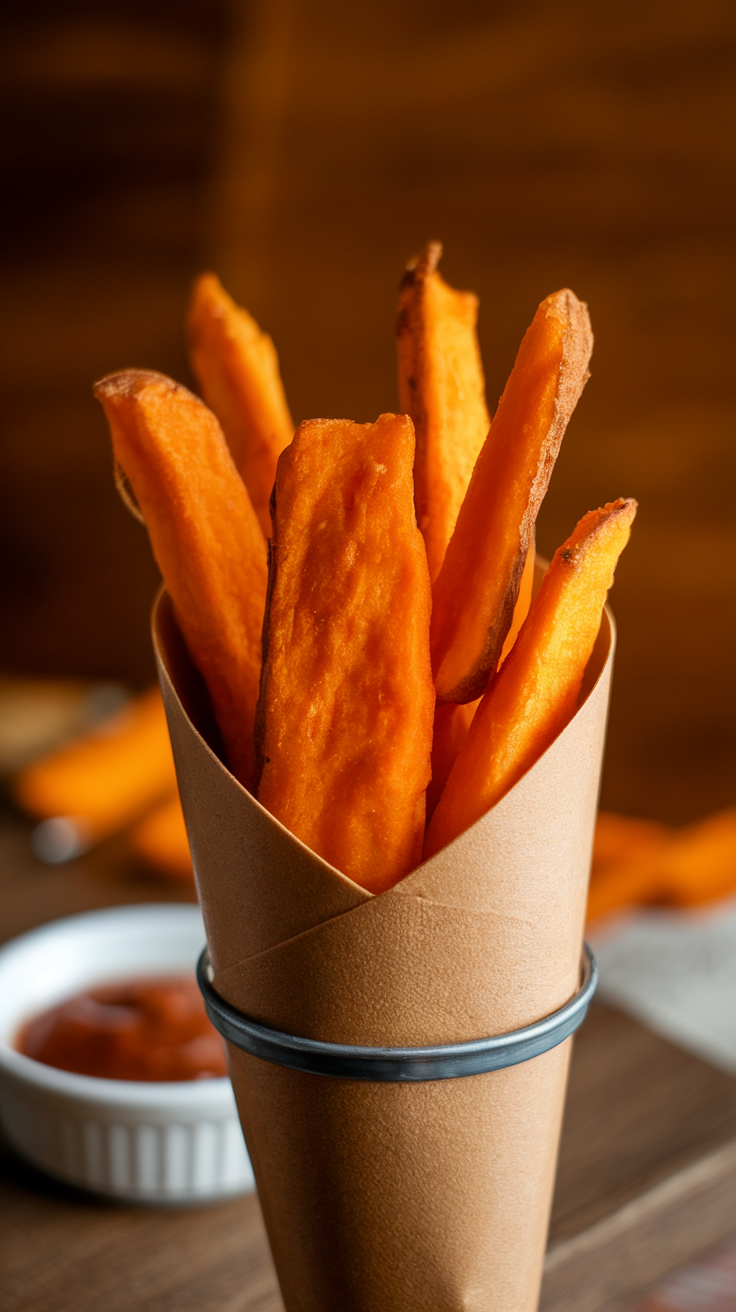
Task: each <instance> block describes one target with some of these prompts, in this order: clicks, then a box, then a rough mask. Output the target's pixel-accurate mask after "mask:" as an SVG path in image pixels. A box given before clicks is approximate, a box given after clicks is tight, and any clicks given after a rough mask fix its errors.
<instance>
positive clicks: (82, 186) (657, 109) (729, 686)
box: [0, 0, 736, 821]
mask: <svg viewBox="0 0 736 1312" xmlns="http://www.w3.org/2000/svg"><path fill="white" fill-rule="evenodd" d="M1 21H2V32H0V35H1V36H2V42H1V45H2V56H1V58H2V63H3V77H2V88H3V89H2V92H1V93H0V94H1V97H2V104H1V108H2V118H3V122H4V124H5V126H6V133H5V134H4V144H3V146H2V158H3V168H4V172H5V174H6V186H5V196H6V199H5V202H4V206H3V211H2V225H3V228H4V233H3V242H2V245H1V246H0V265H1V266H2V287H3V293H4V294H3V297H2V311H1V314H2V322H1V323H0V387H1V389H2V425H3V427H2V443H1V445H0V563H1V567H2V582H1V584H0V599H1V604H2V635H1V637H0V668H2V669H4V670H6V671H9V672H29V673H50V674H65V673H73V674H76V673H79V674H93V675H104V676H117V677H122V678H124V679H128V680H129V681H131V682H133V683H134V684H143V683H145V682H146V681H148V680H149V679H150V678H151V677H152V664H151V658H150V652H149V642H148V633H147V613H148V606H149V602H150V599H151V596H152V593H153V589H154V584H155V577H156V575H155V568H154V566H153V564H152V561H151V559H150V555H149V553H148V548H147V546H146V542H145V537H144V535H143V533H142V531H141V529H140V528H139V526H138V525H136V524H135V523H134V522H133V521H131V520H129V519H128V517H127V516H126V513H125V511H124V510H123V509H122V507H121V506H120V505H119V504H118V502H117V500H116V496H115V493H114V492H113V489H112V480H111V476H110V457H109V450H108V444H107V439H106V434H105V427H104V424H103V422H102V417H101V414H100V413H98V412H97V409H96V407H95V404H94V402H93V401H92V400H91V398H90V390H89V389H90V383H91V382H92V381H93V379H94V378H95V377H98V376H100V375H101V374H103V373H104V372H107V371H109V370H111V369H114V368H119V367H122V366H125V365H143V366H149V367H154V368H159V369H163V370H165V371H168V372H171V373H173V374H175V375H176V376H177V377H179V378H182V379H184V380H188V378H189V375H188V372H187V366H186V361H185V358H184V353H183V345H182V332H181V321H182V316H183V312H184V307H185V303H186V297H187V289H188V285H189V282H190V280H191V278H192V276H193V275H194V274H195V273H196V272H197V271H198V270H199V269H201V268H202V267H206V266H212V267H215V268H216V269H218V270H219V271H220V273H221V275H222V276H223V278H224V279H225V280H226V282H227V284H228V285H229V287H230V289H231V290H232V292H233V293H234V294H235V295H236V296H237V297H239V298H241V299H242V300H243V301H244V302H245V303H246V304H248V305H249V306H250V308H251V309H252V310H253V312H254V313H255V314H256V315H257V317H258V318H259V319H260V320H261V322H262V323H263V325H264V326H265V327H266V328H268V330H269V331H270V332H271V333H272V334H273V336H274V337H275V339H276V342H277V345H278V348H279V350H280V354H281V359H282V365H283V373H284V377H285V381H286V385H287V389H288V393H289V397H290V401H291V405H292V409H293V411H294V415H295V417H296V418H305V417H309V416H313V415H348V416H350V417H353V418H356V419H361V420H367V419H371V418H374V417H375V416H376V414H378V413H379V412H380V411H381V410H386V409H391V408H393V407H394V406H395V405H396V388H395V378H394V372H395V365H394V344H393V315H394V305H395V297H396V284H397V282H398V278H399V275H400V271H401V268H402V265H403V263H404V261H405V259H406V258H407V257H408V256H409V255H411V254H412V253H413V252H414V251H415V250H416V249H417V248H418V247H419V245H420V244H421V243H422V242H423V241H424V240H425V239H426V238H427V237H439V238H441V239H442V240H443V241H444V243H445V250H446V255H445V260H444V264H443V268H444V271H445V273H446V276H447V277H448V279H449V280H450V281H452V282H453V283H454V284H455V285H458V286H467V287H472V288H474V289H475V290H476V291H477V292H478V293H479V294H480V297H481V324H480V333H481V342H482V348H483V353H484V359H485V364H486V372H487V379H488V392H489V397H490V399H491V403H492V404H493V402H494V401H495V398H496V397H497V396H498V394H499V393H500V391H501V388H502V387H503V383H504V381H505V378H506V375H507V373H508V370H509V368H510V366H511V363H512V361H513V358H514V354H515V351H516V348H517V346H518V342H519V340H520V337H521V335H522V333H523V331H524V329H525V327H526V325H527V323H528V322H529V320H530V318H531V316H532V314H533V312H534V309H535V307H536V305H537V303H538V301H539V300H540V299H541V298H542V297H543V296H545V295H546V294H547V293H548V292H550V291H552V290H554V289H556V288H558V287H560V286H562V285H565V284H567V285H569V286H571V287H572V288H573V289H574V290H575V291H576V292H577V293H578V295H580V296H581V297H583V298H584V299H586V300H587V301H588V302H589V305H590V308H591V314H592V319H593V326H594V329H595V332H596V348H595V354H594V359H593V378H592V381H591V383H590V384H589V385H588V388H587V390H586V393H585V395H584V397H583V400H582V402H581V405H580V407H579V411H578V413H577V414H576V416H575V418H574V420H573V422H572V424H571V427H570V430H569V433H568V436H567V438H566V441H565V444H564V447H563V452H562V455H561V458H560V461H559V465H558V468H557V471H556V473H555V475H554V477H553V480H552V484H551V487H550V491H549V494H548V498H547V501H546V503H545V506H544V508H543V511H542V515H541V520H540V530H539V542H540V547H541V549H542V550H543V551H545V552H547V553H549V552H551V551H552V550H553V549H554V547H555V546H556V545H557V544H558V543H559V542H560V541H561V540H562V538H563V537H564V536H566V535H567V533H568V532H569V531H570V529H571V528H572V526H573V524H574V523H575V521H576V520H577V519H578V518H579V517H580V515H581V514H582V513H583V512H584V511H586V510H588V509H589V508H591V507H592V506H594V505H598V504H600V503H601V502H602V501H603V500H608V499H610V498H612V497H615V496H618V495H634V496H636V497H637V498H638V499H639V501H640V505H641V510H640V515H639V519H638V521H637V524H636V528H635V534H634V537H633V539H632V543H631V546H630V547H629V549H628V551H627V553H626V556H625V558H624V560H623V562H622V564H621V566H620V569H619V574H618V578H617V583H616V588H615V592H614V597H613V604H614V608H615V611H616V614H617V617H618V621H619V627H620V648H619V656H618V665H617V674H616V681H615V694H614V705H613V716H612V722H611V730H610V738H609V751H608V759H607V766H606V774H605V779H604V790H603V801H604V803H605V805H607V806H609V807H613V808H617V809H620V810H623V811H627V812H630V813H633V814H649V815H653V816H657V817H659V818H662V819H666V820H672V821H685V820H688V819H691V818H694V817H696V816H698V815H701V814H704V813H706V812H708V811H711V810H713V809H715V808H717V807H719V806H723V805H725V804H726V803H727V802H728V801H730V800H731V797H732V795H733V785H734V775H735V773H736V771H735V770H734V739H735V738H736V732H735V729H736V698H735V697H734V691H733V689H734V676H733V666H734V662H733V618H734V583H733V580H734V561H736V526H735V523H734V512H733V503H734V490H733V489H734V474H735V473H736V470H735V469H734V444H733V436H734V387H733V381H734V365H733V360H734V341H733V314H732V299H733V287H734V255H733V245H732V242H731V238H732V234H733V225H734V177H735V176H736V175H735V172H734V135H733V130H734V123H735V122H736V114H735V112H734V111H735V110H736V105H735V104H734V94H733V90H734V79H733V68H734V63H733V54H734V38H736V8H735V7H734V6H733V4H732V3H731V0H699V3H698V4H693V3H692V0H635V2H634V0H620V2H619V3H618V4H616V5H615V6H612V5H601V6H599V5H590V4H589V3H585V0H514V2H513V3H509V2H508V0H453V3H447V2H446V0H373V2H372V3H368V0H356V2H355V3H353V4H351V5H345V4H344V3H338V2H337V0H251V2H250V3H248V2H247V0H229V2H228V0H106V3H105V5H102V6H101V5H99V4H98V3H94V0H45V3H41V2H38V0H23V3H22V4H21V3H20V0H11V3H7V4H6V5H5V6H4V8H3V18H2V20H1Z"/></svg>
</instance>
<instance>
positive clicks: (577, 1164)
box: [0, 819, 736, 1312]
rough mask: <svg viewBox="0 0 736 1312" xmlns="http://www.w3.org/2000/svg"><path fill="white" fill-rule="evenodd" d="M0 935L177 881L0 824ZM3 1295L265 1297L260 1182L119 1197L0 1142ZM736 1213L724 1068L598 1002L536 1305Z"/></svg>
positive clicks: (573, 1295) (111, 1300) (172, 1305)
mask: <svg viewBox="0 0 736 1312" xmlns="http://www.w3.org/2000/svg"><path fill="white" fill-rule="evenodd" d="M0 863H1V866H2V872H3V873H2V875H1V876H0V924H1V925H2V927H3V932H4V934H5V935H6V936H9V935H11V934H16V933H20V932H22V931H23V930H25V929H28V928H31V927H32V926H33V925H35V924H38V923H40V922H41V921H43V920H46V919H48V918H49V917H51V916H57V915H62V914H64V913H68V912H73V911H81V910H83V909H85V908H91V907H96V906H101V905H109V904H111V903H116V902H140V901H150V900H156V901H161V900H165V899H167V898H172V897H175V898H176V897H181V896H182V894H181V890H180V889H178V888H177V887H176V886H169V885H160V884H155V883H153V882H151V881H150V880H149V879H146V877H145V876H144V874H143V873H142V872H141V871H140V870H137V869H136V868H135V867H134V866H133V865H132V864H131V862H130V860H129V858H128V857H127V856H126V855H125V851H124V847H123V845H122V843H120V842H119V841H114V842H111V843H109V844H107V845H106V846H105V847H104V848H103V849H101V850H100V851H99V852H98V853H97V854H95V855H93V856H89V857H87V858H82V859H81V860H79V861H76V862H73V863H71V864H70V865H68V866H65V867H62V868H57V869H50V868H48V867H43V866H41V865H39V863H37V862H36V861H35V860H34V859H33V857H32V856H31V855H30V853H29V850H28V843H27V827H26V826H25V825H24V824H23V823H22V822H20V821H17V820H11V819H6V820H5V821H4V822H3V823H1V824H0ZM0 1209H2V1212H3V1223H2V1226H1V1227H0V1306H2V1308H3V1310H4V1312H28V1310H30V1309H33V1312H99V1310H100V1309H102V1308H104V1309H105V1312H118V1310H119V1312H129V1309H131V1308H133V1307H134V1308H135V1309H136V1310H137V1312H187V1309H189V1308H191V1309H195V1308H196V1309H197V1312H277V1310H278V1309H281V1308H282V1303H281V1299H280V1297H279V1293H278V1286H277V1282H276V1277H275V1273H274V1270H273V1266H272V1263H271V1258H270V1254H269V1251H268V1244H267V1241H266V1236H265V1232H264V1229H263V1223H262V1221H261V1215H260V1211H259V1208H258V1202H257V1199H256V1197H255V1196H254V1195H251V1196H249V1197H245V1198H241V1199H238V1200H236V1201H234V1202H228V1203H225V1204H220V1205H216V1206H210V1207H207V1208H182V1209H173V1208H142V1207H133V1206H121V1205H119V1204H114V1203H110V1202H107V1201H105V1200H101V1199H98V1198H94V1197H92V1196H90V1195H88V1194H85V1193H82V1192H81V1191H77V1190H74V1189H70V1188H67V1187H65V1186H64V1185H61V1184H58V1183H56V1182H54V1181H52V1180H50V1179H48V1178H46V1177H44V1176H42V1175H40V1174H38V1173H37V1172H35V1171H33V1170H32V1169H31V1168H29V1167H27V1166H26V1165H25V1164H24V1163H22V1162H20V1161H19V1160H18V1159H16V1158H15V1157H14V1156H13V1155H12V1154H11V1153H10V1152H9V1151H5V1153H4V1154H3V1155H2V1157H1V1158H0ZM734 1217H736V1080H732V1079H730V1078H729V1077H727V1076H726V1075H723V1074H721V1073H720V1072H718V1071H716V1070H714V1069H712V1068H711V1067H709V1066H707V1065H706V1064H705V1063H704V1062H701V1061H699V1060H697V1059H696V1058H695V1057H691V1056H690V1055H689V1054H687V1053H685V1052H681V1051H680V1050H679V1049H678V1048H675V1047H673V1046H672V1045H671V1044H669V1043H666V1042H665V1041H664V1040H663V1039H660V1038H657V1037H656V1036H654V1035H653V1034H650V1033H648V1031H646V1030H644V1029H643V1028H642V1027H641V1026H639V1025H637V1024H635V1023H634V1022H633V1021H631V1020H629V1019H627V1018H626V1017H624V1016H622V1015H619V1014H618V1013H616V1012H614V1011H609V1010H607V1009H605V1008H603V1007H598V1006H593V1008H592V1009H591V1012H590V1015H589V1018H588V1020H587V1021H586V1022H585V1024H584V1025H583V1027H582V1029H581V1030H580V1032H579V1035H578V1038H577V1040H576V1046H575V1054H574V1058H573V1064H572V1073H571V1078H570V1090H569V1096H568V1104H567V1114H566V1118H565V1126H564V1131H563V1137H562V1146H561V1151H560V1166H559V1173H558V1180H557V1188H556V1193H555V1199H554V1207H553V1214H552V1223H551V1228H550V1244H549V1250H548V1253H547V1261H546V1268H545V1278H544V1287H543V1293H542V1300H541V1304H540V1309H541V1312H598V1310H599V1309H603V1308H609V1307H614V1306H616V1304H617V1303H618V1302H619V1300H621V1299H623V1298H625V1297H626V1296H628V1295H633V1294H636V1293H639V1292H640V1291H642V1290H643V1289H644V1288H645V1287H646V1285H647V1284H648V1283H649V1282H651V1281H652V1280H654V1279H655V1278H656V1277H657V1276H659V1275H660V1274H661V1273H663V1272H664V1271H666V1270H668V1269H669V1268H670V1267H671V1266H673V1265H674V1264H676V1263H678V1262H680V1261H683V1260H684V1259H685V1258H687V1257H689V1256H690V1255H692V1254H694V1253H697V1252H699V1251H701V1250H702V1249H703V1248H705V1247H707V1246H708V1245H709V1244H711V1243H714V1242H716V1241H717V1240H718V1239H720V1238H721V1237H722V1236H724V1235H725V1234H727V1233H728V1231H729V1230H730V1229H731V1228H733V1224H734Z"/></svg>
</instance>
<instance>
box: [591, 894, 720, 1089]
mask: <svg viewBox="0 0 736 1312" xmlns="http://www.w3.org/2000/svg"><path fill="white" fill-rule="evenodd" d="M587 938H588V941H589V942H590V945H591V947H592V949H593V951H594V953H595V955H596V959H597V961H598V968H599V970H600V984H599V989H598V998H599V1000H600V1001H601V1002H604V1003H606V1002H607V1003H610V1004H612V1005H613V1006H617V1007H620V1008H622V1010H624V1011H628V1012H629V1013H630V1014H631V1015H632V1016H634V1017H635V1018H636V1019H637V1020H639V1021H641V1022H642V1023H643V1024H644V1025H647V1026H648V1027H649V1028H650V1029H652V1030H655V1031H656V1032H657V1033H659V1034H661V1035H662V1036H663V1037H664V1038H666V1039H669V1040H670V1041H671V1042H672V1043H677V1044H679V1045H680V1046H681V1047H683V1048H688V1049H689V1050H690V1051H691V1052H694V1053H695V1054H696V1056H698V1057H701V1058H702V1059H703V1060H704V1061H708V1062H710V1063H711V1064H712V1065H714V1066H718V1067H720V1068H721V1069H722V1070H725V1071H727V1072H728V1073H729V1074H730V1075H735V1074H736V898H730V899H729V900H728V901H725V902H719V903H717V904H715V905H712V906H707V907H704V908H701V909H697V910H688V911H670V910H643V911H637V912H631V913H626V914H625V915H621V916H616V917H612V918H611V919H609V920H607V921H606V922H605V923H601V925H600V926H596V927H595V928H594V929H592V930H591V931H590V932H589V933H588V935H587Z"/></svg>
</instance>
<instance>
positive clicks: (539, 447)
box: [431, 290, 593, 702]
mask: <svg viewBox="0 0 736 1312" xmlns="http://www.w3.org/2000/svg"><path fill="white" fill-rule="evenodd" d="M592 345H593V336H592V333H591V330H590V322H589V319H588V312H587V309H586V307H585V305H583V304H582V303H581V302H580V301H579V300H578V299H577V297H576V296H574V295H573V293H572V292H571V291H567V290H565V291H561V292H556V293H555V294H554V295H552V296H548V297H547V299H546V300H545V301H542V304H541V305H540V306H539V309H538V310H537V313H536V314H535V316H534V319H533V321H532V323H531V326H530V327H529V329H528V330H527V333H526V335H525V337H524V340H523V342H522V344H521V347H520V349H519V354H518V355H517V357H516V363H515V365H514V367H513V369H512V371H511V375H510V377H509V380H508V382H507V384H506V387H505V390H504V393H503V396H502V397H501V400H500V401H499V404H498V409H497V411H496V414H495V416H494V419H493V422H492V424H491V430H490V433H489V434H488V438H487V440H486V443H485V445H484V447H483V449H482V451H481V453H480V455H479V457H478V460H477V463H476V466H475V469H474V471H473V476H472V478H471V480H470V485H469V487H468V491H467V493H466V495H465V500H464V501H463V504H462V506H461V508H460V513H459V515H458V519H457V524H456V526H455V532H454V533H453V535H452V538H451V540H450V543H449V545H448V548H447V553H446V555H445V560H444V564H443V566H442V569H441V570H440V573H439V575H438V577H437V579H436V580H435V583H434V587H433V605H432V635H431V644H432V669H433V671H434V675H435V686H436V689H437V696H438V697H439V698H440V700H441V701H457V702H469V701H473V700H474V699H475V698H476V697H479V696H480V695H481V693H482V692H484V691H485V688H486V685H487V683H488V679H489V677H490V675H491V673H492V672H493V671H494V670H495V669H496V666H497V664H498V660H499V657H500V655H501V650H502V648H503V644H504V639H505V637H506V634H507V632H508V629H509V627H510V624H511V619H512V616H513V612H514V606H515V604H516V599H517V596H518V592H519V587H520V582H521V576H522V572H523V569H524V563H525V561H526V558H527V554H528V551H529V543H530V539H531V532H532V529H533V527H534V522H535V520H536V517H537V512H538V510H539V506H540V505H541V502H542V498H543V497H544V494H545V492H546V490H547V484H548V482H549V478H550V474H551V472H552V468H553V466H554V463H555V460H556V458H557V453H558V451H559V448H560V443H561V441H562V437H563V434H564V432H565V428H566V427H567V423H568V420H569V418H570V415H571V414H572V412H573V410H574V408H575V405H576V403H577V401H578V398H579V396H580V393H581V392H582V389H583V387H584V385H585V382H586V380H587V377H588V361H589V359H590V353H591V350H592Z"/></svg>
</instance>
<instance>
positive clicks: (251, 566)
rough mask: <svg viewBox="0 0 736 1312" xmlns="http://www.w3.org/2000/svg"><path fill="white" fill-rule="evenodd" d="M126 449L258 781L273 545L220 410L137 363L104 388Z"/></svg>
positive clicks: (230, 748)
mask: <svg viewBox="0 0 736 1312" xmlns="http://www.w3.org/2000/svg"><path fill="white" fill-rule="evenodd" d="M95 395H96V396H97V399H98V400H99V401H100V402H101V403H102V406H103V408H104V411H105V414H106V415H107V419H108V422H109V424H110V433H111V436H112V443H113V448H114V451H115V457H116V459H117V461H118V464H119V466H120V467H121V469H122V470H123V471H124V473H125V476H126V477H127V479H128V481H129V483H130V485H131V487H132V489H133V492H134V495H135V498H136V500H137V503H138V506H139V508H140V511H141V513H142V515H143V518H144V520H145V523H146V526H147V528H148V533H149V536H150V539H151V546H152V547H153V554H154V556H155V557H156V561H157V563H158V566H159V569H160V570H161V573H162V574H163V577H164V582H165V583H166V587H167V588H168V590H169V593H170V595H171V599H172V602H173V605H174V611H175V614H176V618H177V621H178V624H179V627H180V629H181V632H182V635H183V637H184V640H185V642H186V644H187V647H188V648H189V652H190V655H191V657H192V660H193V661H194V664H195V665H196V666H197V668H198V669H199V671H200V673H201V674H202V676H203V678H204V680H205V683H206V684H207V687H208V688H209V692H210V697H211V699H212V705H213V709H214V712H215V716H216V719H217V723H218V725H219V727H220V731H221V733H222V737H223V742H224V745H225V751H226V753H227V759H228V763H229V765H230V768H231V770H232V771H233V774H235V775H236V777H237V778H238V779H239V780H240V782H241V783H242V784H244V786H245V787H246V788H248V787H251V786H252V782H253V723H254V718H255V708H256V702H257V700H258V684H259V677H260V664H261V626H262V622H263V612H264V607H265V597H266V584H267V562H266V544H265V542H264V540H263V534H262V532H261V529H260V525H259V523H258V520H257V518H256V515H255V512H254V510H253V507H252V505H251V503H250V500H249V498H248V493H247V492H246V490H245V487H244V485H243V482H242V480H241V478H240V476H239V474H238V471H237V469H236V468H235V465H234V464H233V460H232V457H231V455H230V452H229V451H228V449H227V445H226V443H225V439H224V437H223V435H222V430H221V429H220V425H219V424H218V422H217V420H216V419H215V416H214V415H213V414H212V413H211V412H210V411H209V410H208V409H207V407H206V405H204V404H203V403H202V401H200V400H199V399H198V398H197V397H196V396H193V395H192V393H191V392H188V391H187V390H186V388H185V387H181V386H180V385H179V384H178V383H175V382H173V381H172V380H171V379H170V378H166V377H164V375H163V374H157V373H152V372H149V371H147V370H142V369H128V370H125V371H123V372H122V373H117V374H110V375H109V377H107V378H103V379H102V381H101V382H99V383H97V384H96V386H95Z"/></svg>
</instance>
